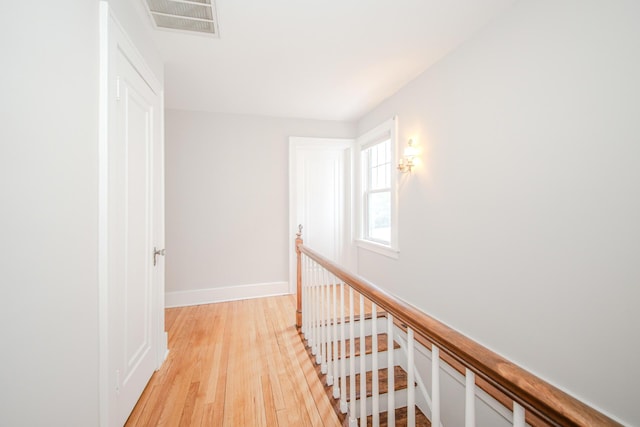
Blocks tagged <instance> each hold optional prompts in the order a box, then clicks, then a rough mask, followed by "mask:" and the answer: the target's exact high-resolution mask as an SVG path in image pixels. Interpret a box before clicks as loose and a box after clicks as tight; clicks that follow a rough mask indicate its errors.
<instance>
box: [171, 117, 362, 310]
mask: <svg viewBox="0 0 640 427" xmlns="http://www.w3.org/2000/svg"><path fill="white" fill-rule="evenodd" d="M354 134H355V125H354V124H349V123H341V122H328V121H314V120H300V119H279V118H266V117H254V116H242V115H229V114H213V113H201V112H190V111H179V110H167V111H166V203H167V209H166V214H167V216H166V221H167V223H166V229H167V234H166V244H167V258H166V271H167V276H166V290H167V292H168V296H167V303H168V304H169V305H174V304H179V302H177V300H175V299H173V298H172V295H174V294H175V293H176V292H185V291H193V290H202V289H211V288H214V289H219V288H222V289H226V290H225V291H224V292H213V293H209V294H205V293H199V294H196V295H195V296H194V298H195V300H193V299H191V300H190V301H189V302H185V303H193V302H194V301H201V300H202V298H207V295H208V296H212V298H215V299H218V298H225V297H226V296H228V297H229V298H233V297H234V296H237V295H239V294H237V292H236V290H234V289H227V288H228V287H236V286H238V285H253V284H262V283H271V284H273V283H282V282H284V283H288V277H289V273H288V259H289V258H288V257H289V253H288V248H289V241H288V237H289V230H288V227H289V222H288V221H289V219H288V215H289V214H288V212H289V211H288V209H289V205H288V203H289V202H288V150H289V136H311V137H334V138H344V137H353V135H354ZM265 289H273V288H265ZM284 289H285V290H286V286H284ZM267 292H268V291H267Z"/></svg>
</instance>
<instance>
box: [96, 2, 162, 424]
mask: <svg viewBox="0 0 640 427" xmlns="http://www.w3.org/2000/svg"><path fill="white" fill-rule="evenodd" d="M99 12H100V13H99V43H100V49H99V108H98V110H99V119H98V129H99V130H98V325H99V328H98V346H99V425H100V426H101V427H108V426H110V425H112V423H113V412H112V411H113V406H114V402H112V395H113V393H112V390H110V387H109V384H110V381H109V379H110V373H109V369H110V361H109V327H110V319H109V310H110V307H109V276H108V267H109V259H108V248H109V241H108V225H109V222H108V221H109V217H108V211H109V198H108V193H109V187H108V182H109V173H108V171H109V157H108V153H109V144H110V140H111V139H112V138H113V135H115V134H116V132H115V120H114V119H115V111H116V96H117V91H118V88H117V81H116V77H117V75H116V71H115V62H116V53H117V52H118V51H120V52H122V53H123V54H124V55H125V56H126V57H127V59H128V60H129V61H130V63H131V65H132V66H133V67H134V68H135V69H136V71H137V72H138V73H139V74H140V76H141V77H142V79H143V80H144V81H145V82H146V83H147V85H148V86H149V88H150V89H151V90H152V91H153V92H154V94H155V95H156V96H157V100H158V105H159V111H158V116H157V119H158V121H159V124H158V127H159V129H160V132H159V134H158V135H157V137H158V138H159V142H158V145H159V147H160V149H159V150H155V149H152V156H154V157H153V158H152V159H150V160H151V164H152V167H156V166H158V167H160V168H161V170H160V171H159V172H160V176H161V177H164V170H163V169H164V88H163V85H162V83H161V82H160V80H159V79H158V78H157V77H156V76H155V74H154V73H153V71H152V70H151V68H150V67H149V66H148V64H147V63H146V62H145V60H144V57H143V56H142V54H141V53H140V52H139V51H138V49H137V48H136V47H135V45H134V44H133V42H132V41H131V39H130V38H129V37H128V36H127V34H126V32H125V30H124V28H123V27H122V25H121V24H120V23H119V21H118V19H117V17H116V16H115V15H114V13H113V11H112V10H111V8H110V7H109V3H108V2H106V1H100V6H99ZM155 156H158V157H159V158H156V157H155ZM155 175H156V173H155V171H154V174H153V176H155ZM159 181H160V182H152V188H151V204H150V205H151V207H152V210H153V208H154V207H155V206H164V179H160V180H159ZM155 185H159V186H160V188H156V187H155ZM157 197H160V199H159V200H158V199H157ZM160 210H163V209H160ZM152 218H153V219H152V224H151V227H152V234H154V235H153V236H152V240H153V242H154V243H157V244H159V245H160V247H162V248H164V226H162V225H161V227H157V226H156V225H157V224H156V221H161V222H162V221H164V212H152ZM149 256H152V254H151V252H150V253H149ZM160 269H161V270H162V271H160ZM163 271H164V260H163V259H162V260H161V261H160V265H159V267H157V270H155V271H154V272H153V274H152V280H153V288H154V292H153V295H152V296H151V309H152V310H153V311H155V319H156V321H155V322H154V325H153V326H152V327H153V331H152V333H153V334H154V340H155V343H156V348H155V349H154V356H155V359H156V369H158V368H160V366H161V365H162V363H163V362H164V360H165V359H166V357H167V354H168V346H167V334H166V332H165V331H164V274H162V273H163Z"/></svg>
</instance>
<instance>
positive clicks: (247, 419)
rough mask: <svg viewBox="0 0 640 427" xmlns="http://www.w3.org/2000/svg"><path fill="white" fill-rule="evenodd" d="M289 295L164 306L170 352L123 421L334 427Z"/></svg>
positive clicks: (135, 423) (234, 426) (230, 426)
mask: <svg viewBox="0 0 640 427" xmlns="http://www.w3.org/2000/svg"><path fill="white" fill-rule="evenodd" d="M294 316H295V299H294V297H293V296H283V297H273V298H264V299H256V300H245V301H234V302H228V303H220V304H209V305H202V306H194V307H180V308H171V309H167V310H166V313H165V321H166V329H167V331H168V333H169V349H170V352H169V355H168V358H167V360H166V361H165V363H164V364H163V366H162V368H161V369H160V370H159V371H158V372H156V373H155V374H154V375H153V377H152V378H151V381H150V382H149V385H148V386H147V388H146V389H145V391H144V393H143V394H142V396H141V397H140V400H139V401H138V404H137V405H136V407H135V408H134V410H133V412H132V413H131V416H130V417H129V420H128V421H127V424H126V425H127V426H171V427H173V426H177V425H181V426H203V427H204V426H207V427H209V426H228V427H242V426H252V427H253V426H266V427H271V426H276V427H287V426H296V427H297V426H314V427H315V426H322V425H324V426H328V427H333V426H338V425H340V424H339V421H338V419H337V417H336V415H335V413H334V412H333V409H332V408H331V404H330V402H329V399H328V398H327V396H326V394H324V389H323V387H322V384H320V382H319V379H318V377H317V375H316V373H315V369H313V366H312V364H311V362H310V361H309V359H308V357H307V355H306V351H305V349H304V346H303V344H302V343H301V342H300V339H299V336H298V333H297V330H296V329H295V326H294Z"/></svg>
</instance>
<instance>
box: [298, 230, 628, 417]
mask: <svg viewBox="0 0 640 427" xmlns="http://www.w3.org/2000/svg"><path fill="white" fill-rule="evenodd" d="M301 234H302V226H300V227H299V232H298V233H297V235H296V236H297V238H296V242H295V243H296V259H297V261H296V262H297V265H296V270H297V278H296V282H297V283H296V289H297V293H296V296H297V305H296V326H297V327H298V328H299V330H300V334H301V339H302V340H303V342H304V343H305V344H306V346H307V351H308V354H309V357H311V359H312V360H313V361H314V362H315V367H316V371H317V373H318V375H319V376H320V378H321V380H322V383H323V384H325V389H326V392H327V395H328V396H329V398H330V399H331V400H332V401H333V406H334V408H335V411H336V413H337V414H338V416H339V418H340V419H341V420H342V424H343V425H344V426H348V427H357V426H360V427H364V426H366V427H368V426H373V427H378V426H387V425H390V426H392V425H395V426H405V425H406V426H408V427H414V426H429V425H431V424H433V425H435V426H436V427H443V425H447V426H461V425H464V426H468V427H475V426H476V422H477V423H478V425H480V426H487V425H490V426H498V425H499V426H513V427H526V426H528V425H530V426H532V427H542V426H556V425H558V426H576V427H578V426H621V424H620V423H618V422H616V421H615V420H612V419H611V418H609V417H608V416H606V415H605V414H602V413H601V412H599V411H597V410H595V409H594V408H592V407H590V406H588V405H586V404H585V403H584V402H581V401H579V400H577V399H576V398H574V397H572V396H569V395H568V394H566V393H565V392H563V391H562V390H559V389H558V388H556V387H554V386H553V385H551V384H549V383H547V382H545V381H544V380H542V379H541V378H538V377H537V376H535V375H533V374H532V373H530V372H528V371H526V370H525V369H523V368H521V367H519V366H517V365H516V364H514V363H513V362H510V361H509V360H507V359H505V358H503V357H502V356H500V355H499V354H496V353H494V352H492V351H491V350H489V349H487V348H486V347H483V346H482V345H480V344H479V343H477V342H475V341H473V340H471V339H470V338H468V337H466V336H464V335H462V334H461V333H459V332H458V331H456V330H454V329H452V328H450V327H449V326H447V325H445V324H443V323H441V322H439V321H438V320H436V319H434V318H433V317H431V316H429V315H428V314H426V313H424V312H422V311H420V310H418V309H417V308H416V307H414V306H412V305H410V304H408V303H406V302H404V301H402V300H400V299H398V298H396V297H394V296H393V295H390V294H389V293H387V292H386V291H384V290H383V289H381V288H379V287H377V286H375V285H374V284H373V283H371V282H368V281H367V280H366V279H364V278H361V277H359V276H357V275H354V274H353V273H350V272H349V271H347V270H345V269H344V268H342V267H341V266H339V265H337V264H336V263H334V262H333V261H331V260H329V259H327V258H325V257H324V256H322V255H321V254H319V253H318V252H315V251H314V250H313V249H311V248H309V247H307V246H305V245H304V244H303V241H302V238H301ZM383 332H384V333H383ZM390 337H391V339H390ZM390 373H392V375H390ZM476 375H477V378H476ZM423 378H424V379H425V380H426V381H423ZM427 387H428V388H427ZM476 406H478V408H479V409H478V411H476ZM441 412H442V413H441ZM443 418H445V419H446V423H443Z"/></svg>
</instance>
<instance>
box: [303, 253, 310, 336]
mask: <svg viewBox="0 0 640 427" xmlns="http://www.w3.org/2000/svg"><path fill="white" fill-rule="evenodd" d="M307 262H308V260H307V256H306V255H305V254H302V267H301V268H302V335H303V336H304V339H305V340H306V341H307V345H308V344H309V333H308V331H307V322H308V321H309V312H308V311H307V308H308V307H307V303H308V300H309V295H307V282H308V279H309V278H308V277H307V274H308V271H307Z"/></svg>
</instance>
